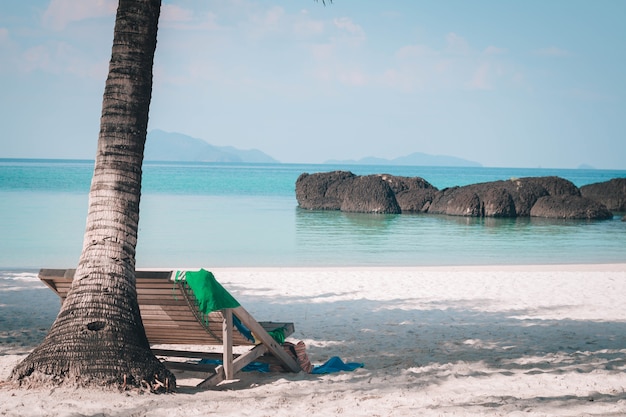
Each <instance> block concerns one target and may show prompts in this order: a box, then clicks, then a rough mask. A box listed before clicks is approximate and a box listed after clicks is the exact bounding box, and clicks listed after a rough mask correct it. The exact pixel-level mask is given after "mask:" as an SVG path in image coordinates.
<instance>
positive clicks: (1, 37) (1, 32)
mask: <svg viewBox="0 0 626 417" xmlns="http://www.w3.org/2000/svg"><path fill="white" fill-rule="evenodd" d="M8 41H9V29H7V28H0V43H8Z"/></svg>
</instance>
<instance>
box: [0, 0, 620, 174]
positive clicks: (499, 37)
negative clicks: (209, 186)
mask: <svg viewBox="0 0 626 417" xmlns="http://www.w3.org/2000/svg"><path fill="white" fill-rule="evenodd" d="M326 3H327V4H326V5H325V6H324V5H323V4H322V2H321V1H320V2H315V1H313V0H256V1H255V0H163V5H162V8H161V18H160V22H159V32H158V41H157V50H156V55H155V63H154V85H153V95H152V103H151V108H150V121H149V130H152V129H161V130H165V131H170V132H179V133H183V134H186V135H189V136H192V137H196V138H200V139H204V140H206V141H207V142H208V143H210V144H212V145H216V146H234V147H236V148H239V149H259V150H261V151H263V152H265V153H267V154H268V155H270V156H272V157H273V158H275V159H277V160H279V161H280V162H284V163H323V162H324V161H326V160H330V159H338V160H344V159H360V158H363V157H368V156H375V157H379V158H387V159H393V158H397V157H400V156H405V155H409V154H411V153H414V152H422V153H427V154H432V155H450V156H455V157H459V158H465V159H468V160H471V161H476V162H479V163H481V164H482V165H483V166H488V167H527V168H536V167H543V168H577V167H579V166H581V165H583V164H584V165H589V166H592V167H595V168H598V169H626V157H625V156H626V76H625V74H626V25H625V24H624V21H626V1H621V0H603V1H589V0H585V1H580V0H550V1H545V0H528V1H512V0H497V1H495V0H494V1H488V0H476V1H466V0H446V1H426V0H424V1H422V0H384V1H383V0H379V1H364V0H358V1H357V0H335V1H333V3H332V4H328V2H326ZM116 7H117V2H116V1H115V0H80V1H78V0H51V1H50V0H29V1H17V0H15V1H14V0H10V1H2V2H0V158H70V159H94V158H95V152H96V143H97V138H98V131H99V127H100V112H101V106H102V95H103V92H104V83H105V80H106V76H107V71H108V61H109V59H110V54H111V45H112V40H113V27H114V24H115V11H116Z"/></svg>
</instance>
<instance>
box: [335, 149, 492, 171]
mask: <svg viewBox="0 0 626 417" xmlns="http://www.w3.org/2000/svg"><path fill="white" fill-rule="evenodd" d="M325 163H326V164H353V165H416V166H447V167H481V166H482V165H481V164H479V163H478V162H474V161H469V160H467V159H463V158H457V157H455V156H448V155H428V154H425V153H422V152H415V153H412V154H410V155H407V156H401V157H399V158H394V159H383V158H375V157H372V156H370V157H366V158H362V159H359V160H353V159H350V160H343V161H341V160H336V159H331V160H328V161H326V162H325Z"/></svg>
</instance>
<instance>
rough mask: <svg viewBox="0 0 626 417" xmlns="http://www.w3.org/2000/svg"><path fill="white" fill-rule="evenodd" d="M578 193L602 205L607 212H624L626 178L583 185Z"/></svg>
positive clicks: (625, 209) (625, 208) (625, 205)
mask: <svg viewBox="0 0 626 417" xmlns="http://www.w3.org/2000/svg"><path fill="white" fill-rule="evenodd" d="M580 193H581V195H582V196H583V197H587V198H590V199H592V200H594V201H597V202H599V203H602V204H604V205H605V206H606V207H607V208H608V209H609V210H615V211H626V178H613V179H612V180H610V181H606V182H598V183H595V184H589V185H583V186H582V187H580Z"/></svg>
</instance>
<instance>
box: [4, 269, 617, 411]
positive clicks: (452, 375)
mask: <svg viewBox="0 0 626 417" xmlns="http://www.w3.org/2000/svg"><path fill="white" fill-rule="evenodd" d="M211 270H212V271H213V272H214V274H215V276H216V277H217V279H218V280H219V281H220V282H221V283H222V284H223V285H224V286H225V287H226V288H227V289H228V290H229V291H230V292H231V293H232V294H233V295H234V296H235V297H236V298H237V299H238V300H239V301H240V302H241V304H242V305H243V306H244V307H245V308H246V309H247V310H248V311H249V312H250V313H252V314H253V315H254V316H255V317H256V318H257V319H259V320H283V321H293V322H294V324H295V327H296V332H295V333H294V334H293V336H292V338H293V339H294V340H303V341H304V342H305V343H306V344H307V346H308V353H309V357H310V359H311V361H312V362H313V363H314V364H320V363H323V362H324V361H326V360H327V359H328V358H330V357H332V356H339V357H341V358H342V359H344V360H346V361H350V362H363V363H364V364H365V366H364V368H360V369H357V370H356V371H354V372H341V373H334V374H328V375H310V374H304V373H300V374H288V373H272V374H261V373H257V372H246V373H240V374H238V378H239V379H238V380H237V381H235V382H232V383H229V384H225V385H222V386H220V387H217V388H216V389H213V390H197V389H195V388H193V384H194V382H197V375H195V374H191V373H184V372H178V373H177V377H178V384H179V389H178V391H177V392H175V393H172V394H162V395H153V394H147V393H140V392H134V391H129V392H100V391H93V390H84V389H69V388H56V389H31V390H26V389H16V388H15V387H13V386H12V385H10V384H5V385H2V386H0V416H120V417H121V416H150V417H160V416H167V417H178V416H180V417H183V416H185V417H188V416H209V415H220V416H273V417H281V416H282V417H287V416H294V415H320V416H322V415H324V416H328V415H349V416H452V415H456V416H463V415H473V416H503V415H507V416H516V415H520V416H521V415H524V416H623V415H626V391H625V390H626V303H625V302H624V297H625V295H626V264H614V265H549V266H543V265H542V266H540V265H535V266H472V267H417V268H412V267H411V268H404V267H402V268H400V267H399V268H260V269H252V268H245V269H233V268H214V269H211ZM32 277H33V274H32V273H31V274H25V279H21V278H20V274H14V276H13V277H12V278H10V279H9V278H7V279H0V380H3V381H4V380H6V379H7V378H8V376H9V374H10V372H11V369H12V367H13V366H14V365H15V364H16V363H17V362H18V361H19V360H21V359H22V358H23V357H24V356H25V354H26V353H27V352H28V351H29V350H30V349H32V348H33V346H35V345H36V344H37V343H38V342H39V341H41V339H42V337H43V336H44V335H45V332H46V330H47V329H48V328H49V326H50V324H51V323H52V321H53V320H54V318H55V315H56V313H57V312H58V309H59V301H58V298H57V296H56V295H55V294H54V293H53V292H52V291H51V290H49V289H48V288H47V287H45V286H44V285H43V284H41V283H40V282H38V281H36V280H33V279H32Z"/></svg>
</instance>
